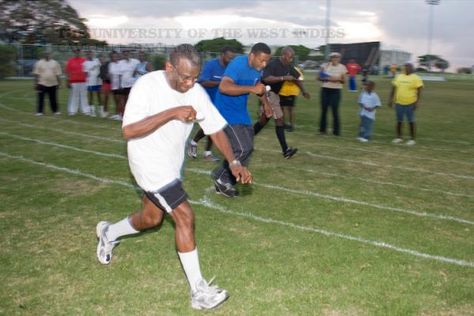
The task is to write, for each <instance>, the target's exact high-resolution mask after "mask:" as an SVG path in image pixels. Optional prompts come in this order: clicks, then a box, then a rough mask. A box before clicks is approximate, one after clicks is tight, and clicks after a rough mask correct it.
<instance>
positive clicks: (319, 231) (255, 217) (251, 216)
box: [195, 197, 474, 268]
mask: <svg viewBox="0 0 474 316" xmlns="http://www.w3.org/2000/svg"><path fill="white" fill-rule="evenodd" d="M195 203H196V204H201V205H203V206H206V207H209V208H211V209H214V210H216V211H219V212H221V213H224V214H230V215H234V216H239V217H243V218H248V219H252V220H254V221H257V222H262V223H267V224H275V225H280V226H284V227H290V228H293V229H297V230H302V231H307V232H312V233H317V234H321V235H324V236H327V237H336V238H341V239H346V240H351V241H356V242H359V243H363V244H368V245H371V246H375V247H379V248H385V249H390V250H394V251H396V252H401V253H404V254H409V255H412V256H415V257H420V258H424V259H429V260H434V261H439V262H444V263H450V264H455V265H458V266H462V267H470V268H472V267H474V262H472V261H467V260H462V259H454V258H449V257H443V256H437V255H431V254H427V253H423V252H419V251H416V250H412V249H408V248H402V247H398V246H395V245H392V244H389V243H386V242H383V241H378V240H369V239H364V238H360V237H357V236H351V235H347V234H341V233H337V232H332V231H329V230H325V229H321V228H317V227H310V226H303V225H297V224H293V223H289V222H285V221H281V220H276V219H272V218H268V217H262V216H258V215H254V214H252V213H251V212H245V213H244V212H237V211H233V210H230V209H227V208H225V207H223V206H220V205H218V204H215V203H213V202H211V201H210V200H209V199H208V198H207V197H204V198H203V199H201V200H200V201H199V202H195Z"/></svg>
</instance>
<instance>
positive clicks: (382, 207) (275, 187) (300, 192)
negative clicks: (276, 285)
mask: <svg viewBox="0 0 474 316" xmlns="http://www.w3.org/2000/svg"><path fill="white" fill-rule="evenodd" d="M186 170H189V171H191V172H194V173H198V174H207V175H210V174H211V173H210V171H208V170H203V169H196V168H186ZM253 184H254V185H257V186H261V187H264V188H267V189H270V190H278V191H283V192H287V193H293V194H298V195H306V196H313V197H317V198H321V199H325V200H331V201H336V202H342V203H350V204H356V205H363V206H369V207H373V208H376V209H380V210H387V211H392V212H398V213H404V214H410V215H415V216H418V217H428V218H433V219H438V220H446V221H453V222H458V223H462V224H469V225H474V221H470V220H467V219H463V218H459V217H454V216H450V215H443V214H432V213H427V212H425V211H414V210H407V209H402V208H398V207H392V206H387V205H380V204H375V203H369V202H365V201H359V200H354V199H348V198H345V197H338V196H333V195H328V194H322V193H318V192H314V191H308V190H295V189H290V188H285V187H282V186H278V185H272V184H265V183H260V182H254V183H253Z"/></svg>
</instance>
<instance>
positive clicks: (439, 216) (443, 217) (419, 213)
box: [0, 132, 474, 225]
mask: <svg viewBox="0 0 474 316" xmlns="http://www.w3.org/2000/svg"><path fill="white" fill-rule="evenodd" d="M0 135H6V136H10V137H13V138H16V139H22V140H27V141H33V142H37V143H39V144H42V145H49V146H54V147H59V148H64V149H69V150H73V151H78V152H86V153H90V154H94V155H98V156H105V157H112V158H118V159H127V157H126V156H124V155H117V154H109V153H103V152H99V151H95V150H86V149H81V148H77V147H73V146H68V145H62V144H58V143H53V142H44V141H41V140H37V139H32V138H28V137H23V136H16V135H12V134H8V133H4V132H0ZM187 170H189V171H191V172H194V173H203V174H210V171H208V170H203V169H195V168H187ZM255 184H256V185H260V186H263V187H265V188H268V189H274V190H280V191H285V192H288V193H294V194H303V195H307V196H314V197H318V198H323V199H327V200H333V201H336V202H344V203H352V204H358V205H365V206H370V207H374V208H377V209H382V210H389V211H394V212H400V213H406V214H411V215H416V216H420V217H429V218H434V219H441V220H448V221H455V222H459V223H464V224H470V225H473V224H474V222H473V221H469V220H466V219H462V218H458V217H454V216H449V215H443V214H431V213H427V212H424V211H413V210H406V209H401V208H395V207H391V206H385V205H379V204H373V203H368V202H364V201H358V200H353V199H348V198H344V197H337V196H332V195H326V194H321V193H317V192H312V191H302V190H294V189H289V188H284V187H279V186H274V185H269V184H260V183H258V184H257V183H255Z"/></svg>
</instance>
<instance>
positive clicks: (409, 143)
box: [407, 139, 416, 146]
mask: <svg viewBox="0 0 474 316" xmlns="http://www.w3.org/2000/svg"><path fill="white" fill-rule="evenodd" d="M415 144H416V142H415V140H414V139H410V140H409V141H407V145H408V146H413V145H415Z"/></svg>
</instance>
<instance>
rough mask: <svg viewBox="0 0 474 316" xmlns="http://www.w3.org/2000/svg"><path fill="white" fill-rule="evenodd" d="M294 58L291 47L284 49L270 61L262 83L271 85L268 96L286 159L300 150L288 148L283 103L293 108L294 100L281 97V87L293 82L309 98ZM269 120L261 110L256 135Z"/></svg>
mask: <svg viewBox="0 0 474 316" xmlns="http://www.w3.org/2000/svg"><path fill="white" fill-rule="evenodd" d="M294 57H295V52H294V50H293V49H292V48H291V47H285V48H283V49H282V51H281V56H280V58H277V59H273V60H272V61H270V63H269V64H268V66H267V67H266V68H265V69H264V71H263V78H262V81H263V82H264V83H265V84H269V85H270V92H269V93H268V95H269V96H270V98H269V99H270V101H271V102H270V103H271V106H272V110H273V119H274V120H275V134H276V136H277V139H278V142H279V143H280V147H281V150H282V154H283V157H285V158H286V159H289V158H291V157H293V155H294V154H296V152H297V151H298V149H297V148H291V147H288V144H287V143H286V136H285V126H284V120H283V110H282V108H281V103H282V101H283V103H284V104H285V105H288V106H292V105H293V103H294V98H292V97H286V96H279V93H280V90H281V87H282V85H283V83H284V82H285V81H292V82H294V83H296V84H297V85H298V86H299V87H300V89H301V90H302V91H303V95H304V96H305V97H306V98H309V94H308V93H307V92H306V91H305V90H304V86H303V83H302V82H301V81H299V80H298V78H299V77H300V74H299V73H298V72H297V71H296V69H295V68H294V67H293V65H292V64H291V63H292V62H293V58H294ZM269 120H270V117H268V116H267V115H266V113H265V111H262V110H261V111H260V115H259V120H258V121H257V122H256V123H255V124H254V126H253V130H254V134H255V135H257V134H258V133H259V132H260V131H261V130H262V129H263V127H264V126H265V125H266V124H267V123H268V121H269Z"/></svg>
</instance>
